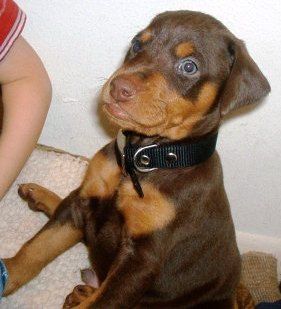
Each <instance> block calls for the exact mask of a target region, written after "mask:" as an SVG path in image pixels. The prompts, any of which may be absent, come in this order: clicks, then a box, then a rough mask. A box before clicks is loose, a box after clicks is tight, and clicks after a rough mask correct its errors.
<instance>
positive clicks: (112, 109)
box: [103, 100, 132, 120]
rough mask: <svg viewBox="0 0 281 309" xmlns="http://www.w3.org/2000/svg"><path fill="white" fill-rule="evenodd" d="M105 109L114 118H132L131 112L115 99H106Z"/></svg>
mask: <svg viewBox="0 0 281 309" xmlns="http://www.w3.org/2000/svg"><path fill="white" fill-rule="evenodd" d="M103 109H104V111H105V112H106V113H107V114H109V116H112V117H113V118H116V119H120V120H132V119H131V117H130V115H129V113H127V112H126V111H125V110H124V109H123V108H122V107H121V106H120V105H119V104H118V103H117V102H115V101H113V100H112V101H104V102H103Z"/></svg>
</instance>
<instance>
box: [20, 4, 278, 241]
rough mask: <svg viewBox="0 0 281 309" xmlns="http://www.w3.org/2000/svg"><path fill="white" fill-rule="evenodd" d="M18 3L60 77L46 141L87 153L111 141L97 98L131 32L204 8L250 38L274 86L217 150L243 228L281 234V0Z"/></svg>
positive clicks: (32, 38) (234, 123)
mask: <svg viewBox="0 0 281 309" xmlns="http://www.w3.org/2000/svg"><path fill="white" fill-rule="evenodd" d="M17 2H18V4H19V5H20V6H21V7H22V8H23V9H24V10H25V12H26V13H27V15H28V20H27V24H26V27H25V30H24V36H25V37H26V38H27V39H28V40H29V42H30V43H31V44H32V45H33V46H34V48H35V49H36V50H37V51H38V53H39V54H40V56H41V58H42V60H43V61H44V63H45V65H46V68H47V70H48V71H49V74H50V77H51V79H52V83H53V90H54V95H53V103H52V107H51V110H50V113H49V116H48V119H47V122H46V126H45V128H44V131H43V133H42V136H41V139H40V142H41V143H44V144H47V145H51V146H55V147H58V148H62V149H65V150H67V151H70V152H73V153H79V154H83V155H87V156H91V155H92V154H93V153H94V152H95V151H96V150H97V149H98V148H99V147H101V146H102V145H103V144H104V143H105V142H106V141H108V140H109V137H108V136H107V135H106V134H105V132H104V131H103V129H102V128H101V127H100V126H99V121H98V118H97V116H96V115H95V114H94V112H93V108H92V106H93V102H94V101H95V100H94V99H95V97H96V96H97V93H98V91H99V89H100V87H101V85H102V83H103V82H104V80H105V78H106V77H108V76H109V74H110V73H111V72H113V71H114V69H115V68H116V67H117V65H118V64H119V63H120V60H121V59H122V57H123V55H124V51H125V50H126V47H127V46H128V42H129V41H130V39H131V38H132V36H133V35H134V34H135V32H136V31H139V30H140V29H142V27H145V26H146V25H147V23H148V22H149V21H150V19H151V18H152V17H153V16H154V15H155V14H157V13H159V12H162V11H165V10H177V9H191V10H199V11H203V12H206V13H209V14H212V15H214V16H215V17H217V18H218V19H220V20H221V21H223V22H224V23H225V25H226V26H228V27H229V28H230V29H231V30H232V31H233V32H234V33H235V34H236V35H237V36H238V37H239V38H242V39H243V40H245V41H246V42H247V46H248V48H249V51H250V53H251V55H252V56H253V58H254V59H255V61H256V62H257V63H258V64H259V66H260V68H261V69H262V71H263V72H264V74H265V75H266V76H267V77H268V79H269V81H270V83H271V86H272V93H271V95H270V96H269V98H268V99H267V100H266V101H265V103H264V104H262V105H261V106H259V107H258V108H257V109H255V110H254V111H251V112H250V113H247V114H243V116H241V117H235V118H232V119H230V120H229V121H227V123H225V125H224V126H223V127H222V129H221V132H220V137H219V146H218V149H219V152H220V154H221V158H222V161H223V166H224V173H225V183H226V189H227V192H228V195H229V199H230V202H231V206H232V212H233V216H234V220H235V224H236V227H237V229H238V230H240V231H244V232H248V233H257V234H264V235H268V236H273V237H278V238H281V214H280V208H281V205H280V204H281V177H280V173H281V141H280V136H281V123H280V120H279V119H280V117H281V107H280V106H281V102H280V101H281V83H280V76H281V60H280V59H281V55H280V50H281V44H280V37H281V22H280V20H281V19H280V16H281V1H280V0H275V1H274V0H267V1H259V0H256V1H254V0H252V1H245V0H239V1H238V0H236V1H222V0H204V1H203V0H196V1H195V0H193V1H191V0H190V1H180V0H178V1H171V0H157V1H152V0H150V1H149V0H142V1H137V0H130V1H129V0H122V1H121V0H120V1H113V0H108V1H98V0H83V1H75V0H57V1H54V0H48V1H44V0H41V1H40V0H17ZM94 106H95V105H94ZM94 109H95V108H94Z"/></svg>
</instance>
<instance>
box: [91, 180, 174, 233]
mask: <svg viewBox="0 0 281 309" xmlns="http://www.w3.org/2000/svg"><path fill="white" fill-rule="evenodd" d="M142 189H143V192H144V197H140V196H139V195H138V193H137V192H136V190H135V188H134V186H133V184H132V182H131V180H130V179H129V178H128V177H126V178H124V179H122V181H121V182H120V184H119V186H118V187H117V188H116V192H115V194H114V195H113V197H111V198H100V199H98V198H92V199H90V200H91V202H90V210H91V211H90V213H91V215H88V216H87V224H86V226H87V227H86V234H87V235H94V237H95V239H97V237H98V238H102V235H111V234H115V235H117V234H118V235H119V234H120V232H121V230H122V229H124V230H125V231H126V233H128V234H129V235H130V236H131V237H132V238H135V237H140V236H144V235H149V234H152V233H154V232H155V231H159V230H162V229H165V227H166V226H168V225H169V224H170V223H171V222H172V221H173V220H174V218H175V216H176V207H175V205H174V204H173V202H172V201H171V200H169V198H168V197H167V196H164V195H163V194H162V193H161V192H160V191H159V190H158V189H157V188H156V187H155V186H154V185H153V184H151V183H147V182H142ZM90 238H92V237H91V236H90Z"/></svg>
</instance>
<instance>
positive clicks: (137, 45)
mask: <svg viewBox="0 0 281 309" xmlns="http://www.w3.org/2000/svg"><path fill="white" fill-rule="evenodd" d="M141 49H142V46H141V42H140V41H139V40H135V41H134V42H133V44H132V51H133V53H134V54H137V53H138V52H140V51H141Z"/></svg>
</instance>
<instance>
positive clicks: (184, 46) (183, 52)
mask: <svg viewBox="0 0 281 309" xmlns="http://www.w3.org/2000/svg"><path fill="white" fill-rule="evenodd" d="M193 52H194V45H193V44H192V43H191V42H183V43H180V44H179V45H177V46H176V48H175V54H176V56H177V57H178V58H184V57H187V56H190V55H191V54H192V53H193Z"/></svg>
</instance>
